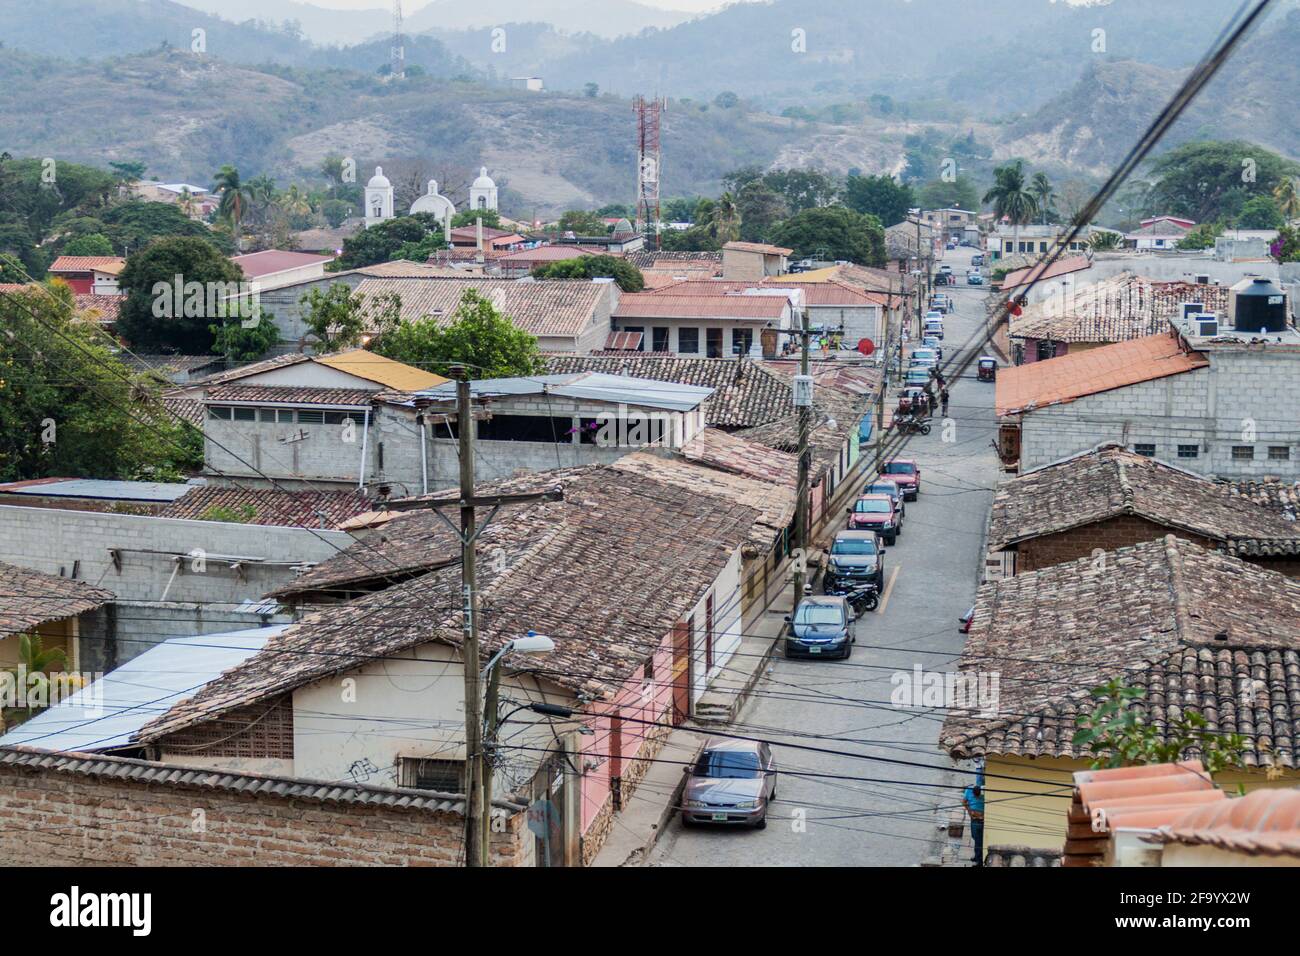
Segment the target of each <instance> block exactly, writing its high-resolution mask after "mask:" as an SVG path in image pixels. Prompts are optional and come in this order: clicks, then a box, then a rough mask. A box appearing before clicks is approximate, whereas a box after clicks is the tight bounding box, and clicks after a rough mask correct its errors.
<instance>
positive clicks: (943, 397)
mask: <svg viewBox="0 0 1300 956" xmlns="http://www.w3.org/2000/svg"><path fill="white" fill-rule="evenodd" d="M939 407H940V409H941V411H940V412H939V414H940V415H942V416H943V417H944V418H947V417H948V386H947V385H940V386H939Z"/></svg>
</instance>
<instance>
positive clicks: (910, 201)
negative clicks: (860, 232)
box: [844, 176, 916, 225]
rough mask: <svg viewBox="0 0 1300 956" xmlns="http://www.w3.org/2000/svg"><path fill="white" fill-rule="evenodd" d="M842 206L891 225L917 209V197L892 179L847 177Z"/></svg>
mask: <svg viewBox="0 0 1300 956" xmlns="http://www.w3.org/2000/svg"><path fill="white" fill-rule="evenodd" d="M844 205H846V206H848V207H849V208H850V209H852V210H853V211H854V212H861V213H870V214H871V215H873V216H875V217H876V218H877V219H879V220H880V221H881V222H883V223H889V224H890V225H893V224H894V223H896V222H902V221H903V220H904V219H906V218H907V211H908V210H909V209H912V208H913V207H915V206H916V194H915V193H914V192H913V191H912V187H911V186H908V185H906V184H904V183H900V182H898V181H897V180H895V179H894V177H893V176H850V177H849V178H848V180H847V181H846V182H845V185H844Z"/></svg>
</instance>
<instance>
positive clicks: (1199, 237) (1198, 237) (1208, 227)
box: [1178, 222, 1223, 249]
mask: <svg viewBox="0 0 1300 956" xmlns="http://www.w3.org/2000/svg"><path fill="white" fill-rule="evenodd" d="M1221 235H1223V225H1222V224H1221V223H1217V222H1203V223H1201V224H1200V225H1199V226H1196V227H1195V228H1193V229H1192V230H1191V232H1189V233H1188V234H1187V235H1185V236H1183V238H1181V239H1179V240H1178V248H1179V249H1211V248H1213V247H1214V240H1215V239H1217V238H1219V236H1221Z"/></svg>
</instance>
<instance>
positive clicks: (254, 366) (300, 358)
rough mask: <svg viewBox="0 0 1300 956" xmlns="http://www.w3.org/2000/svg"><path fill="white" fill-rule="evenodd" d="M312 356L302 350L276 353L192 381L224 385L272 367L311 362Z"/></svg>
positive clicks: (200, 383) (198, 383)
mask: <svg viewBox="0 0 1300 956" xmlns="http://www.w3.org/2000/svg"><path fill="white" fill-rule="evenodd" d="M310 361H311V356H310V355H304V354H303V353H301V352H288V353H286V354H284V355H276V356H273V357H271V358H268V359H262V360H261V361H258V362H250V363H248V364H247V365H240V366H238V367H236V368H231V369H226V370H225V371H224V372H217V373H216V374H215V375H209V376H207V377H205V378H201V379H198V380H197V381H195V382H191V383H190V384H192V385H222V384H224V383H226V382H233V381H235V380H237V379H241V378H247V377H248V376H250V375H256V374H258V373H259V372H269V371H271V370H272V369H277V368H286V367H287V366H290V365H297V364H298V363H299V362H310Z"/></svg>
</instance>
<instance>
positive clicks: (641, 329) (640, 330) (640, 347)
mask: <svg viewBox="0 0 1300 956" xmlns="http://www.w3.org/2000/svg"><path fill="white" fill-rule="evenodd" d="M620 331H622V332H635V333H636V334H638V335H640V336H641V338H640V339H639V340H638V341H637V343H636V350H637V351H638V352H644V351H645V326H644V325H625V326H623V327H622V328H621V329H620Z"/></svg>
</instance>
